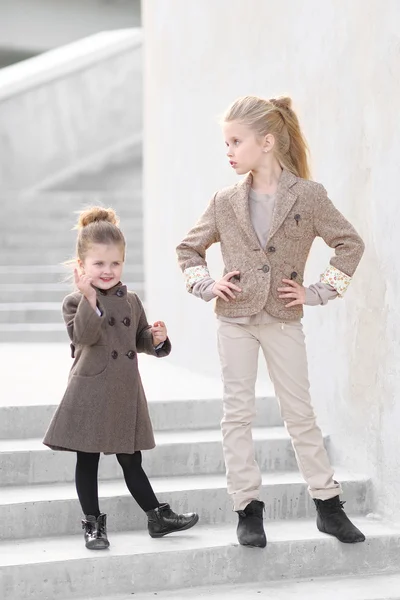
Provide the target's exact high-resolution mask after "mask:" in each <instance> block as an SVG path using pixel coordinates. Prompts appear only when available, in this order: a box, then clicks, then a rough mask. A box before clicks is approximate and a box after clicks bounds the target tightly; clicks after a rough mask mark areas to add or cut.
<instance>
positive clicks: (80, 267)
mask: <svg viewBox="0 0 400 600" xmlns="http://www.w3.org/2000/svg"><path fill="white" fill-rule="evenodd" d="M76 263H77V265H78V271H80V272H81V273H84V272H85V267H84V266H83V262H82V261H81V259H80V258H78V259H77V261H76Z"/></svg>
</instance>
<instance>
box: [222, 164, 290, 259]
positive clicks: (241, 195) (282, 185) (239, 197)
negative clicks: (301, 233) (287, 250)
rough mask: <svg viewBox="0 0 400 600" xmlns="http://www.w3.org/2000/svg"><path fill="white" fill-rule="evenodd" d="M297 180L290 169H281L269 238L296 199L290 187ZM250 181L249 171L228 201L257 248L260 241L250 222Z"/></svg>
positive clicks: (251, 180)
mask: <svg viewBox="0 0 400 600" xmlns="http://www.w3.org/2000/svg"><path fill="white" fill-rule="evenodd" d="M297 180H298V178H297V177H296V175H293V173H291V172H290V171H287V170H286V169H283V171H282V174H281V176H280V179H279V182H278V188H277V191H276V200H275V208H274V213H273V215H272V223H271V228H270V231H269V235H268V239H270V238H271V237H272V236H273V235H274V234H275V233H276V232H277V230H278V229H279V227H280V226H281V225H282V223H283V221H284V220H285V217H286V215H287V214H288V212H289V211H290V209H291V208H292V206H293V204H294V203H295V201H296V198H297V194H296V193H295V191H294V190H293V189H291V188H292V187H293V186H294V185H295V184H296V183H297ZM252 183H253V176H252V174H251V173H249V174H248V175H246V177H245V178H244V179H243V180H242V181H241V182H240V183H238V184H237V186H236V188H235V191H234V192H233V194H232V196H231V197H230V202H231V205H232V207H233V210H234V211H235V214H236V216H237V219H238V221H239V224H240V226H241V227H242V229H243V231H244V232H245V234H246V235H247V237H248V238H249V239H250V241H251V243H252V244H255V245H256V246H257V247H258V248H259V247H260V242H259V240H258V237H257V234H256V232H255V231H254V228H253V225H252V223H251V219H250V211H249V192H250V189H251V185H252ZM263 250H264V248H263Z"/></svg>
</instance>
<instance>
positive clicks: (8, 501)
mask: <svg viewBox="0 0 400 600" xmlns="http://www.w3.org/2000/svg"><path fill="white" fill-rule="evenodd" d="M114 460H115V459H114ZM336 477H337V478H338V479H339V480H340V481H341V483H342V485H343V489H344V496H343V497H344V498H345V499H346V500H347V503H346V510H347V511H348V512H351V513H352V514H358V515H359V514H365V513H367V512H369V510H370V508H371V483H370V481H369V480H368V479H366V478H365V477H363V476H359V475H352V474H348V473H345V472H343V471H342V472H340V470H339V471H337V472H336ZM151 482H152V486H153V488H154V490H155V492H156V494H157V497H158V498H159V500H160V501H162V502H168V503H169V504H170V505H171V506H172V507H173V509H174V510H176V511H178V512H189V511H193V510H195V511H196V512H198V513H199V514H200V517H201V522H202V524H203V525H204V524H209V525H210V524H221V523H225V522H227V523H232V524H236V523H237V515H236V513H234V512H233V510H232V505H231V501H230V498H229V497H228V494H227V492H226V479H225V475H194V476H182V477H175V476H172V477H160V478H152V480H151ZM99 494H100V507H101V510H102V511H103V512H105V513H107V515H108V525H109V531H110V537H112V536H113V532H118V531H126V530H140V529H145V527H146V518H145V515H144V513H142V511H141V510H140V509H139V508H138V506H137V504H136V503H135V502H134V501H133V499H132V497H131V495H130V494H129V492H128V490H127V488H126V485H125V482H124V481H123V480H121V479H119V480H114V481H106V482H105V481H102V482H100V486H99ZM261 497H262V499H263V500H264V501H265V510H266V512H265V518H266V521H267V523H266V527H267V528H268V526H269V522H271V521H275V520H277V519H280V520H287V519H300V518H307V517H310V518H312V517H314V516H315V506H314V503H313V502H312V500H311V498H310V496H309V494H308V491H307V486H306V484H305V483H304V481H303V480H302V478H301V476H300V474H299V473H297V472H296V473H292V472H290V473H273V472H272V473H266V474H264V475H263V487H262V496H261ZM81 518H82V513H81V508H80V506H79V503H78V501H77V496H76V490H75V485H74V484H73V483H69V484H57V485H54V484H51V485H35V486H23V487H8V488H2V490H1V494H0V539H21V538H31V537H45V536H54V535H63V536H64V535H69V534H73V533H79V532H80V531H81V522H80V519H81Z"/></svg>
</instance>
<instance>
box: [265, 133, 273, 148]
mask: <svg viewBox="0 0 400 600" xmlns="http://www.w3.org/2000/svg"><path fill="white" fill-rule="evenodd" d="M274 146H275V138H274V136H273V135H272V133H267V135H266V136H265V137H264V145H263V152H270V151H271V150H272V148H273V147H274Z"/></svg>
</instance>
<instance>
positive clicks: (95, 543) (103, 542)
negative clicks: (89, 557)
mask: <svg viewBox="0 0 400 600" xmlns="http://www.w3.org/2000/svg"><path fill="white" fill-rule="evenodd" d="M82 529H84V530H85V531H84V537H85V543H86V548H89V550H105V549H106V548H108V547H109V545H110V542H109V541H108V539H107V515H105V514H101V515H99V516H98V517H97V519H96V517H94V516H93V515H86V519H82Z"/></svg>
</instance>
